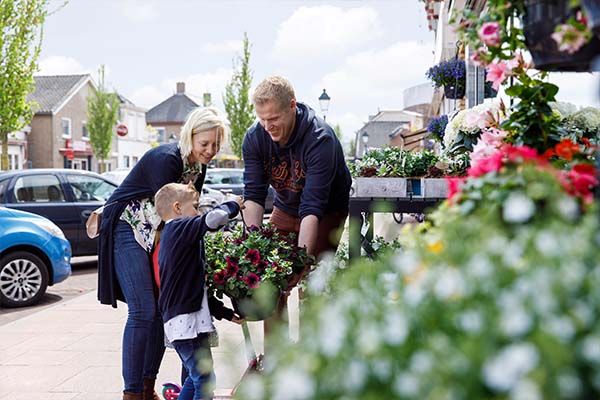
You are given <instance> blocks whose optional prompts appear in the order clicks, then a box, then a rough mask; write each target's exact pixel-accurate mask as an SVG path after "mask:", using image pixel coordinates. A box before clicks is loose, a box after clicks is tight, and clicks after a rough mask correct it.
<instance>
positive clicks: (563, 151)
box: [554, 139, 579, 161]
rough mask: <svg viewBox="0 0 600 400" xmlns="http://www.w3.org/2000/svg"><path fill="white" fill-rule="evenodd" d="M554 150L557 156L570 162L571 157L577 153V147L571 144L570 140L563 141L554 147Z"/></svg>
mask: <svg viewBox="0 0 600 400" xmlns="http://www.w3.org/2000/svg"><path fill="white" fill-rule="evenodd" d="M554 150H555V151H556V155H557V156H559V157H562V158H564V159H565V160H567V161H571V160H572V159H573V156H574V155H575V154H578V153H579V145H577V143H573V142H572V141H571V140H570V139H563V140H561V142H560V143H559V144H557V145H556V146H554Z"/></svg>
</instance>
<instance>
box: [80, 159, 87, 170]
mask: <svg viewBox="0 0 600 400" xmlns="http://www.w3.org/2000/svg"><path fill="white" fill-rule="evenodd" d="M81 169H83V170H86V171H87V169H88V163H87V160H81Z"/></svg>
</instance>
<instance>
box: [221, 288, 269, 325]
mask: <svg viewBox="0 0 600 400" xmlns="http://www.w3.org/2000/svg"><path fill="white" fill-rule="evenodd" d="M279 296H280V294H279V292H269V293H258V294H257V295H256V296H252V295H250V296H247V297H243V298H232V299H231V304H232V305H233V309H234V310H235V312H236V313H237V314H238V315H239V316H241V317H242V318H244V319H245V320H246V321H262V320H265V319H267V318H269V317H270V316H271V315H273V314H274V313H275V310H277V305H278V303H279Z"/></svg>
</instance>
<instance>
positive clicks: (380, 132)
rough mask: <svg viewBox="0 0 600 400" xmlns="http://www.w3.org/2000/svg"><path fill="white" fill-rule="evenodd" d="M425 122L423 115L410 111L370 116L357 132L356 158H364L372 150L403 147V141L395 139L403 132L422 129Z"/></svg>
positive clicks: (395, 111) (391, 111)
mask: <svg viewBox="0 0 600 400" xmlns="http://www.w3.org/2000/svg"><path fill="white" fill-rule="evenodd" d="M424 120H425V117H424V116H423V115H422V114H420V113H417V112H414V111H408V110H386V111H379V112H378V113H377V114H376V115H372V116H369V121H368V122H367V123H366V124H365V125H364V126H363V127H362V128H360V129H359V130H358V131H357V132H356V138H355V140H356V154H355V157H357V158H359V157H362V155H363V154H364V153H365V152H366V150H367V149H371V148H382V147H386V146H391V145H396V146H401V145H402V143H403V142H402V140H401V139H396V140H394V138H395V137H397V136H398V135H400V134H401V133H403V132H412V131H415V130H419V129H422V128H423V125H424ZM401 137H402V136H400V138H401Z"/></svg>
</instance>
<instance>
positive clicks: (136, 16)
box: [38, 0, 599, 141]
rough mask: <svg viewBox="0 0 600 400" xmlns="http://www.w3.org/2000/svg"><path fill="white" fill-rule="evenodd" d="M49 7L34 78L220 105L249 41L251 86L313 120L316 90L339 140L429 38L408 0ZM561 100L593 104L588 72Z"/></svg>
mask: <svg viewBox="0 0 600 400" xmlns="http://www.w3.org/2000/svg"><path fill="white" fill-rule="evenodd" d="M63 2H64V0H51V3H50V9H51V10H52V11H55V12H53V13H52V14H51V15H50V16H49V17H48V18H47V20H46V24H45V27H44V39H43V43H42V52H41V54H40V71H39V73H38V74H43V75H53V74H77V73H91V74H92V76H94V77H95V76H97V75H96V71H97V69H98V67H99V66H100V65H101V64H103V65H105V66H106V81H107V84H108V86H109V87H110V88H113V89H115V90H117V91H118V92H119V93H121V94H123V95H124V96H125V97H127V98H128V99H130V100H131V101H133V102H134V103H135V104H137V105H139V106H142V107H146V108H151V107H153V106H155V105H157V104H158V103H160V102H161V101H163V100H164V99H166V98H167V97H169V96H171V95H172V94H173V93H174V92H175V83H176V82H178V81H183V82H185V83H186V91H187V92H188V93H190V94H192V95H195V96H197V97H199V98H201V96H202V94H203V93H204V92H210V93H211V94H212V98H213V103H214V104H215V105H216V106H218V107H220V108H222V109H223V107H222V95H223V92H224V87H225V84H226V83H227V82H228V81H229V80H230V78H231V74H232V68H233V62H234V59H235V58H236V57H237V55H238V54H239V53H240V51H241V46H242V39H243V35H244V32H246V33H247V34H248V38H249V40H250V43H251V46H252V47H251V60H250V67H251V70H252V72H253V86H255V85H257V84H258V83H259V82H260V81H261V80H262V79H263V78H265V77H266V76H268V75H273V74H277V75H283V76H285V77H287V78H288V79H289V80H290V81H291V82H292V84H293V85H294V87H295V90H296V97H297V98H298V100H299V101H302V102H305V103H307V104H309V105H310V106H312V107H313V108H314V109H315V110H316V111H317V113H318V114H320V109H319V103H318V97H319V96H320V94H321V92H322V90H323V88H325V89H326V90H327V93H328V94H329V96H330V97H331V102H330V107H329V112H328V114H327V121H328V122H330V123H331V124H333V125H335V124H339V125H340V127H341V128H342V132H343V135H344V138H345V140H346V141H347V140H350V138H351V137H352V136H353V135H354V132H355V131H357V130H358V129H360V128H361V127H362V125H363V124H364V123H365V122H366V121H367V120H368V116H369V115H373V114H376V113H377V111H378V110H389V109H396V110H397V109H401V108H402V107H403V105H402V92H403V90H404V89H406V88H408V87H411V86H414V85H417V84H421V83H425V82H427V81H426V78H425V71H426V70H427V69H428V68H429V67H430V66H431V64H432V61H433V50H434V44H433V42H434V34H433V32H430V31H429V30H428V28H427V20H426V16H425V12H424V10H423V5H422V3H421V2H419V1H417V0H377V1H376V0H373V1H368V0H363V1H358V0H338V1H311V0H304V1H292V0H246V1H243V0H212V1H209V0H102V1H99V0H70V1H69V2H68V3H67V4H66V5H65V6H64V7H59V6H60V5H61V4H63ZM553 80H555V81H557V82H558V83H560V84H561V88H562V89H561V95H560V96H559V98H561V99H562V100H566V101H571V102H574V103H577V104H582V105H585V104H597V103H598V100H597V98H598V93H599V92H598V83H597V81H596V77H593V76H592V75H590V74H584V75H581V74H579V75H575V74H562V75H560V76H558V77H557V78H553Z"/></svg>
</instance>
